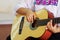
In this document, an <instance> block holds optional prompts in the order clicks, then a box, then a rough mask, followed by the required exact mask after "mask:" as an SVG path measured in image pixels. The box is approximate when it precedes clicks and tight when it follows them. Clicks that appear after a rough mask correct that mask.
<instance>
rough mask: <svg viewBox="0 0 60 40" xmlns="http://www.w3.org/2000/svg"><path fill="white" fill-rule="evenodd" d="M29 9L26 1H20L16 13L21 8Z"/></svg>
mask: <svg viewBox="0 0 60 40" xmlns="http://www.w3.org/2000/svg"><path fill="white" fill-rule="evenodd" d="M21 7H23V8H27V3H26V2H25V0H19V1H18V3H17V4H16V6H15V11H16V10H18V9H19V8H21Z"/></svg>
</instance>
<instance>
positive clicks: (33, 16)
mask: <svg viewBox="0 0 60 40" xmlns="http://www.w3.org/2000/svg"><path fill="white" fill-rule="evenodd" d="M26 18H27V21H28V22H31V23H33V21H34V20H35V19H36V13H35V12H33V11H28V12H27V13H26Z"/></svg>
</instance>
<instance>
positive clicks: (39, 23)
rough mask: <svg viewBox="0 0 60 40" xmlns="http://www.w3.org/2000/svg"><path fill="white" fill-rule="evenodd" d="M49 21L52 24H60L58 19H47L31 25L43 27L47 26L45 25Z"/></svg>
mask: <svg viewBox="0 0 60 40" xmlns="http://www.w3.org/2000/svg"><path fill="white" fill-rule="evenodd" d="M50 20H52V21H53V24H57V23H60V17H58V18H49V19H42V20H40V19H36V20H35V21H34V23H33V24H32V25H33V26H44V25H47V23H48V22H49V21H50Z"/></svg>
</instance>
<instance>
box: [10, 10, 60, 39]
mask: <svg viewBox="0 0 60 40" xmlns="http://www.w3.org/2000/svg"><path fill="white" fill-rule="evenodd" d="M36 15H37V18H36V20H34V22H33V23H29V22H28V21H27V20H26V16H21V15H17V16H16V17H15V19H14V22H13V24H12V30H11V40H26V38H28V37H34V38H38V37H41V36H42V35H43V34H44V33H45V29H46V24H47V22H49V21H50V20H51V19H52V20H53V23H60V18H59V17H58V18H51V19H50V18H48V12H47V10H45V9H42V10H40V11H37V12H36Z"/></svg>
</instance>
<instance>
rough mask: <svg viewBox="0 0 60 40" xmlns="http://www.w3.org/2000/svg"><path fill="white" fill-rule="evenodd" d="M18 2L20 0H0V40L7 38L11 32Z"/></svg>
mask: <svg viewBox="0 0 60 40" xmlns="http://www.w3.org/2000/svg"><path fill="white" fill-rule="evenodd" d="M17 2H18V0H0V40H6V38H7V37H8V36H9V34H10V32H11V27H12V22H13V19H14V16H15V13H14V7H15V5H16V3H17Z"/></svg>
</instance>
